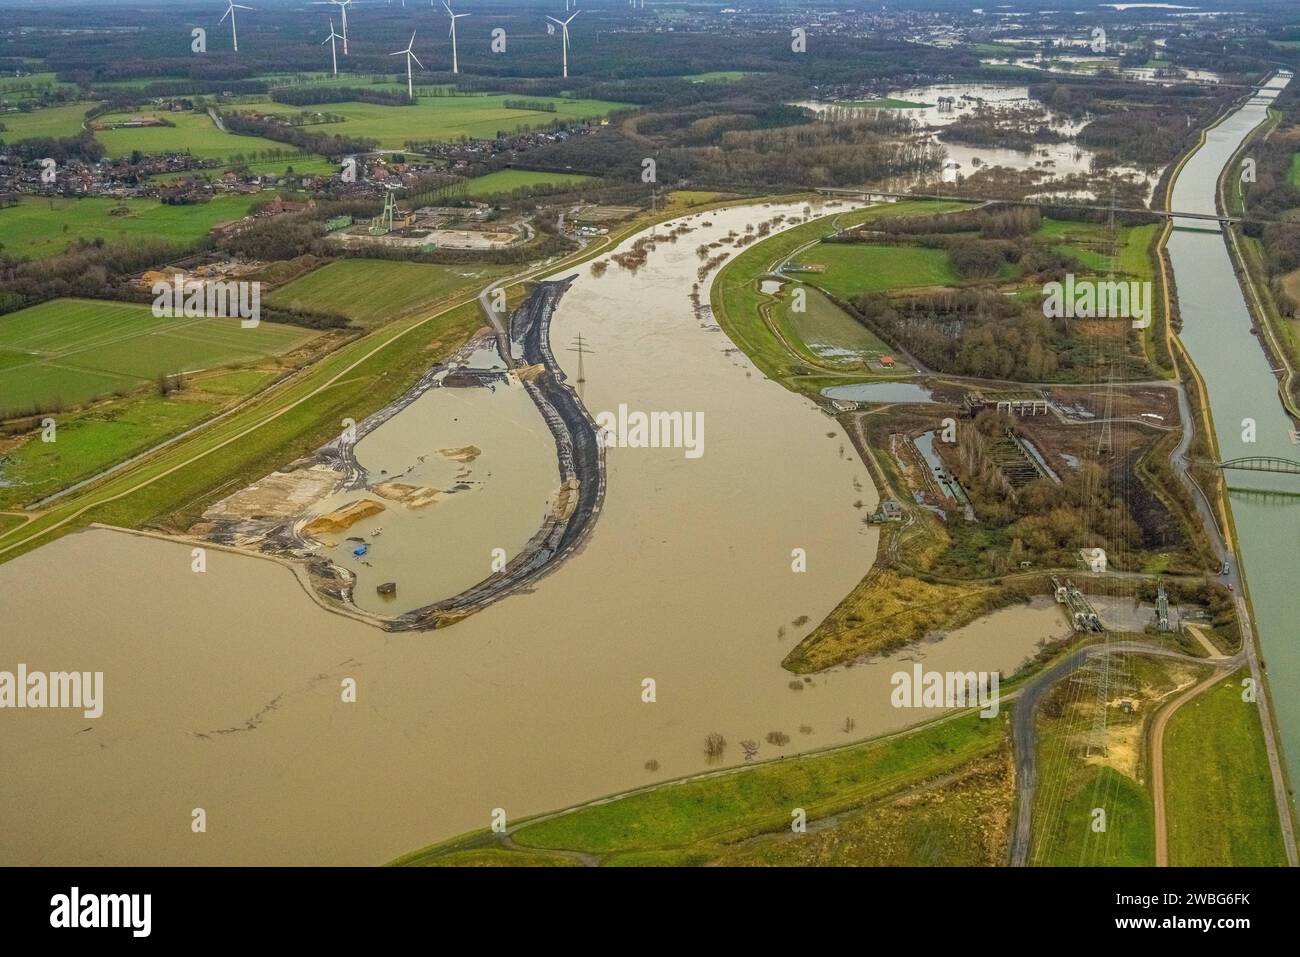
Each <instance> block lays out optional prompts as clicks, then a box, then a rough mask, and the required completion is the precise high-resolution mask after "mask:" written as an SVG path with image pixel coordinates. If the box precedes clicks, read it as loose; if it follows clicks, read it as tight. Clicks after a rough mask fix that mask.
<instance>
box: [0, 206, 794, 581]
mask: <svg viewBox="0 0 1300 957" xmlns="http://www.w3.org/2000/svg"><path fill="white" fill-rule="evenodd" d="M798 198H802V197H798ZM759 201H760V200H758V199H754V200H751V202H759ZM768 201H771V200H770V198H768ZM741 202H743V201H741ZM736 203H737V201H736V200H734V199H733V200H729V201H727V200H724V201H720V202H718V203H714V204H701V205H694V206H687V205H685V204H683V203H680V202H672V201H670V202H669V204H668V205H667V206H665V207H663V208H661V209H660V210H659V212H658V213H657V214H655V215H654V216H650V215H646V216H641V217H638V218H636V219H635V220H633V221H632V222H630V223H628V224H626V225H624V226H622V227H620V228H618V229H617V230H616V231H614V232H612V233H611V234H610V235H608V236H605V237H602V238H601V239H600V240H597V241H595V242H592V243H591V244H589V245H588V246H587V247H586V248H585V249H583V250H581V251H579V252H576V253H574V254H572V255H571V256H568V257H566V258H564V259H561V260H559V261H556V262H551V263H544V264H541V265H535V266H531V267H529V268H528V269H526V270H524V271H522V272H520V273H517V274H516V275H514V276H513V277H510V278H508V279H502V280H501V283H500V285H502V286H504V287H506V288H507V290H508V291H509V293H510V299H511V302H512V303H513V302H516V301H517V300H518V299H519V298H522V295H523V292H524V286H523V284H524V283H526V282H527V281H529V280H532V279H536V278H538V277H540V276H542V275H546V274H549V273H553V272H558V271H563V270H565V269H569V268H574V267H577V266H578V265H579V264H581V263H583V262H585V261H587V260H589V259H592V258H594V257H595V256H598V255H600V254H601V253H604V252H606V251H607V250H608V249H610V248H613V247H614V246H616V245H617V244H618V243H620V242H621V241H622V240H623V239H625V238H627V237H628V236H630V235H631V234H633V233H635V232H637V231H639V230H641V229H643V228H645V227H646V226H649V225H650V224H651V223H652V222H660V221H663V220H668V219H673V218H676V217H677V216H680V215H683V214H684V213H688V212H690V213H695V212H702V211H705V210H708V209H711V208H716V207H717V206H724V205H736ZM483 324H484V323H483V317H482V315H481V312H480V309H479V305H478V301H477V297H476V296H475V295H473V294H469V295H464V294H462V295H458V296H452V297H449V298H444V299H440V300H437V301H435V302H432V303H430V304H429V305H428V306H427V307H426V308H424V309H422V310H419V311H415V312H413V313H410V314H408V315H406V316H404V317H402V318H401V319H399V320H397V321H395V322H392V323H389V324H387V325H385V326H383V327H381V328H378V329H376V330H374V331H371V332H369V333H366V334H364V335H362V336H361V337H359V338H357V339H355V340H353V341H351V342H349V343H348V344H346V345H344V346H343V347H342V348H340V349H338V350H337V351H335V352H333V353H331V354H330V355H328V356H327V357H325V358H324V359H322V360H320V361H319V362H317V363H316V364H314V365H312V366H310V367H308V368H306V369H304V370H302V371H300V372H299V373H297V374H296V375H294V376H291V377H289V378H287V379H285V380H282V381H281V382H278V383H276V384H275V385H273V386H272V387H270V388H269V389H267V390H265V391H263V392H261V393H259V394H258V395H256V396H254V397H253V398H251V399H250V400H249V401H248V402H246V403H245V404H244V405H242V406H240V407H239V408H238V409H236V410H235V411H233V412H231V413H229V414H228V415H226V416H224V417H223V418H221V419H219V420H214V421H213V422H211V424H210V425H209V426H207V427H204V428H203V429H200V430H199V431H197V432H195V433H194V434H193V435H190V436H186V437H185V438H184V439H183V440H181V441H179V442H176V443H174V444H173V445H170V446H168V447H167V448H165V449H162V450H159V451H158V452H157V453H156V454H154V455H150V456H148V457H146V458H144V459H142V460H141V461H139V462H137V463H134V464H133V465H131V466H130V467H129V468H125V469H122V470H121V471H119V472H117V473H114V474H113V475H111V476H108V477H106V478H105V479H104V480H103V481H100V482H97V483H95V484H93V485H90V486H87V487H86V488H85V489H82V490H79V491H78V492H76V493H74V494H71V495H68V496H67V497H66V498H64V499H61V500H59V501H58V502H57V503H55V504H53V505H51V507H49V508H48V509H46V510H45V511H43V512H41V513H40V514H39V516H38V517H36V518H35V519H34V520H33V521H31V522H29V523H27V524H25V525H22V526H16V527H12V528H10V529H9V530H8V531H5V532H0V562H2V561H7V560H9V559H11V558H15V557H17V556H18V555H21V554H23V553H24V552H27V551H30V550H31V549H33V548H37V547H39V546H40V545H42V544H44V543H46V542H48V541H51V540H52V539H53V538H55V537H57V536H59V535H62V534H65V533H67V532H70V531H75V530H76V529H79V528H83V527H85V526H86V525H88V524H90V523H92V522H99V523H103V524H109V525H119V526H123V527H127V528H140V527H142V526H144V525H146V524H161V525H164V526H166V527H174V528H184V527H186V526H187V525H188V524H189V523H190V522H191V521H192V520H193V519H195V518H196V517H197V516H198V515H199V514H200V513H201V512H202V511H203V509H204V507H205V506H206V505H207V504H208V503H210V502H212V501H215V500H216V499H218V498H220V497H221V496H223V495H226V494H229V493H230V492H232V491H234V490H236V489H238V488H240V487H242V486H243V485H246V484H248V483H249V482H251V481H253V480H255V479H257V478H260V477H261V476H263V475H265V474H266V473H267V472H269V471H271V470H273V469H275V468H277V467H279V466H282V465H284V464H286V463H288V462H290V461H292V460H293V459H294V458H297V457H298V456H301V455H303V454H306V453H307V452H310V451H312V450H314V449H315V448H318V447H319V446H320V445H322V444H323V443H324V442H326V441H328V440H329V439H330V438H332V437H333V436H335V435H337V434H338V432H339V430H340V429H341V428H342V427H343V425H342V420H343V419H344V418H351V419H354V420H356V421H358V422H359V421H361V420H362V419H364V418H365V417H366V416H367V415H370V414H371V413H373V412H375V411H377V410H378V409H381V408H383V407H384V406H385V405H387V404H388V403H389V402H391V401H393V400H394V399H396V398H397V397H398V396H400V395H401V394H402V393H403V392H404V391H406V389H407V388H409V387H410V385H411V384H412V383H413V382H415V381H416V379H417V378H418V377H419V376H420V374H422V373H423V372H424V370H426V369H428V368H429V367H430V366H432V365H434V364H436V363H437V362H439V361H441V360H442V359H444V358H445V357H446V356H448V355H449V354H451V353H452V352H453V351H455V349H456V348H458V347H459V346H460V345H462V344H463V343H464V342H465V341H466V339H468V338H469V336H470V335H472V334H473V333H474V332H475V331H476V330H477V329H479V328H481V327H482V326H483Z"/></svg>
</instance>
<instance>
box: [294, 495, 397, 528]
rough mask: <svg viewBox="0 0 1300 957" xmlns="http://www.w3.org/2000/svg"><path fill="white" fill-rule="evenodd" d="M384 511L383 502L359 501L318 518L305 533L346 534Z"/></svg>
mask: <svg viewBox="0 0 1300 957" xmlns="http://www.w3.org/2000/svg"><path fill="white" fill-rule="evenodd" d="M383 510H384V505H383V503H382V502H376V501H375V500H374V499H372V498H362V499H357V500H356V501H355V502H348V504H346V505H344V506H342V507H341V508H336V509H335V510H334V511H332V512H326V513H325V514H324V515H318V516H316V517H315V518H313V519H312V520H311V521H310V522H308V523H307V524H306V526H304V527H303V531H304V532H305V533H306V534H308V535H313V536H315V535H329V534H332V533H336V532H345V531H347V530H348V529H349V528H351V527H352V526H353V525H355V524H356V523H357V522H359V521H361V520H362V519H363V518H369V517H370V516H371V515H378V514H379V513H380V512H382V511H383Z"/></svg>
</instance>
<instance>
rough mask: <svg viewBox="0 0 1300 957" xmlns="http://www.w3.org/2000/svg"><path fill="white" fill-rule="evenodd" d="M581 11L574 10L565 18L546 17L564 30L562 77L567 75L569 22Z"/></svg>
mask: <svg viewBox="0 0 1300 957" xmlns="http://www.w3.org/2000/svg"><path fill="white" fill-rule="evenodd" d="M581 12H582V11H581V10H574V11H573V14H572V15H571V16H570V17H569V18H568V19H567V20H557V19H555V17H547V18H546V19H547V20H550V21H551V22H552V23H554V24H555V25H556V26H558V27H559V28H560V29H561V30H562V31H563V32H564V73H563V74H561V75H562V76H564V77H568V75H569V24H570V23H572V22H573V18H574V17H576V16H577V15H578V14H579V13H581Z"/></svg>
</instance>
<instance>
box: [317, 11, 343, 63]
mask: <svg viewBox="0 0 1300 957" xmlns="http://www.w3.org/2000/svg"><path fill="white" fill-rule="evenodd" d="M342 39H343V38H342V37H341V36H339V35H338V34H337V33H335V32H334V18H333V17H331V18H330V35H329V36H328V37H326V38H325V39H324V40H322V41H321V46H324V45H325V44H327V43H328V44H329V45H330V59H331V60H333V61H334V75H335V76H338V75H339V51H338V48H337V47H336V46H335V45H334V41H335V40H342Z"/></svg>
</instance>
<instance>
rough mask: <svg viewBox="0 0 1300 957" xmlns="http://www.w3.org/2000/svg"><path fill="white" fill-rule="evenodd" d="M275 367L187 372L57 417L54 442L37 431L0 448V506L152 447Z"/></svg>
mask: <svg viewBox="0 0 1300 957" xmlns="http://www.w3.org/2000/svg"><path fill="white" fill-rule="evenodd" d="M281 374H283V372H282V370H280V369H278V368H276V367H275V365H274V363H273V362H272V363H267V364H266V365H264V366H258V367H252V368H243V369H233V370H223V371H218V372H215V373H206V374H203V375H200V376H192V377H190V378H188V379H187V380H186V382H185V387H184V388H183V389H182V390H180V391H179V392H173V393H172V394H171V395H168V396H161V395H159V394H158V393H157V392H156V391H151V392H148V393H136V394H134V395H130V396H127V397H125V398H122V399H117V400H115V401H110V402H100V403H96V404H95V405H94V406H91V407H90V408H87V409H83V410H81V411H79V412H73V413H70V414H67V415H61V416H59V417H58V428H59V431H58V441H56V442H42V441H40V439H39V433H38V432H32V433H29V434H27V435H25V436H22V437H20V438H18V439H11V440H9V441H7V442H4V443H3V446H4V447H3V448H0V508H13V507H16V506H19V505H26V504H30V503H32V502H36V501H39V500H40V499H42V498H44V497H45V496H47V495H52V494H53V493H55V492H57V491H59V490H60V489H64V488H67V487H68V486H70V485H72V484H74V483H76V482H79V481H81V480H83V479H87V478H90V477H91V476H94V475H97V474H99V473H100V472H102V471H104V470H105V469H107V468H110V467H112V466H113V465H116V464H117V463H119V462H122V461H124V460H125V459H128V458H130V457H131V456H133V455H138V454H139V453H141V452H144V451H146V450H148V449H151V448H153V447H154V446H156V445H158V444H159V443H160V442H163V441H165V440H167V439H169V438H171V437H172V436H174V435H177V434H179V433H181V432H184V431H185V430H186V429H189V428H192V427H193V426H195V425H198V424H199V423H200V422H202V421H203V420H204V419H207V418H209V417H210V416H212V415H214V414H216V413H217V412H219V411H221V410H223V409H225V408H228V407H230V406H231V405H233V404H235V403H236V402H238V401H240V400H242V399H243V398H244V397H246V396H249V395H252V394H253V393H254V392H256V391H258V390H259V389H261V388H262V387H263V386H265V385H267V384H268V383H269V382H270V381H271V380H272V379H274V378H275V377H276V376H278V375H281Z"/></svg>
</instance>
